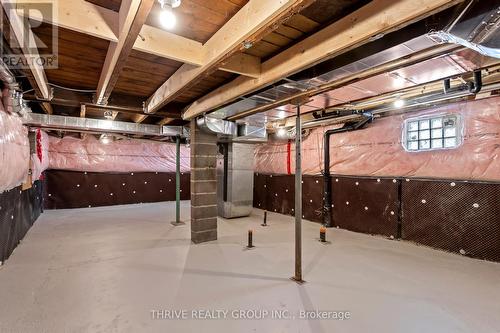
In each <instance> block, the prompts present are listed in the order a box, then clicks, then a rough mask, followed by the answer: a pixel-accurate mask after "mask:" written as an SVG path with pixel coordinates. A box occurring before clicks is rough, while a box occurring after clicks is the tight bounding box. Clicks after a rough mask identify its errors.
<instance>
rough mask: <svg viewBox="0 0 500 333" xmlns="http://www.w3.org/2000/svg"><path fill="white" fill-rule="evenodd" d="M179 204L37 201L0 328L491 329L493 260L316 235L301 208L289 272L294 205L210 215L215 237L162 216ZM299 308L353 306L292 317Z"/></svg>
mask: <svg viewBox="0 0 500 333" xmlns="http://www.w3.org/2000/svg"><path fill="white" fill-rule="evenodd" d="M174 210H175V205H174V203H156V204H142V205H131V206H115V207H104V208H90V209H73V210H59V211H46V212H45V213H44V214H43V215H42V216H41V217H40V218H39V220H38V221H37V222H36V223H35V225H34V227H33V228H32V229H31V230H30V231H29V232H28V234H27V236H26V238H25V239H24V241H23V242H22V244H20V245H19V247H18V248H17V249H16V250H15V251H14V253H13V255H12V256H11V258H10V259H9V260H8V262H6V263H5V264H4V266H2V267H1V268H0V331H1V332H150V331H151V332H166V331H167V330H168V331H169V332H197V331H199V332H202V331H203V332H314V333H318V332H492V333H498V332H500V317H499V316H498V314H499V313H500V264H497V263H491V262H485V261H480V260H474V259H469V258H465V257H461V256H459V255H455V254H449V253H445V252H441V251H436V250H433V249H430V248H426V247H422V246H417V245H415V244H411V243H408V242H401V241H393V240H389V239H385V238H382V237H375V236H369V235H363V234H357V233H353V232H349V231H345V230H341V229H331V230H328V240H330V241H331V244H327V245H324V244H322V243H320V242H318V240H317V238H318V236H319V225H318V224H316V223H311V222H307V221H304V224H303V240H304V244H303V246H304V249H303V253H304V254H303V271H304V279H305V280H306V281H307V282H306V283H305V284H303V285H298V284H296V283H294V282H293V281H291V280H290V279H289V278H290V277H291V276H292V275H293V269H294V261H293V259H294V257H293V256H294V242H293V240H294V236H293V235H294V227H293V218H292V217H289V216H284V215H278V214H273V213H270V214H269V215H268V223H269V225H270V226H268V227H261V226H260V224H261V223H262V215H263V212H262V211H260V210H257V209H255V210H254V212H253V215H252V216H251V217H249V218H244V219H235V220H224V219H219V226H218V227H219V239H218V240H217V241H214V242H210V243H205V244H201V245H192V244H191V242H190V230H189V224H186V225H185V226H178V227H174V226H172V225H171V224H170V223H169V222H170V221H171V220H172V218H173V216H175V214H174ZM182 216H183V218H184V219H185V220H189V202H183V203H182ZM248 229H253V230H254V242H255V245H256V247H255V248H254V249H252V250H246V249H245V245H246V238H247V230H248ZM173 310H177V311H181V310H185V312H184V313H181V312H176V313H174V312H173ZM193 310H195V311H196V312H195V314H197V316H198V317H200V316H206V315H207V314H206V313H204V312H202V310H212V311H217V310H219V312H212V313H210V314H209V315H213V316H218V318H219V319H201V318H199V319H196V318H193V312H192V311H193ZM239 310H242V311H239ZM252 310H261V311H252ZM262 310H265V311H268V312H267V313H266V312H265V311H262ZM286 310H287V311H286ZM301 310H319V311H348V312H350V319H347V320H334V319H326V320H317V319H301V318H300V311H301ZM162 311H163V312H162ZM169 311H172V312H169ZM224 311H228V312H226V314H224V313H225V312H224ZM236 311H238V312H236ZM273 311H275V312H273ZM323 314H324V313H323ZM272 315H274V318H273V317H272ZM279 315H282V316H284V317H286V318H285V319H278V318H275V317H276V316H279ZM311 315H314V313H313V314H311ZM327 315H329V316H335V314H333V315H332V312H328V313H327ZM338 315H341V314H337V316H338ZM168 316H185V317H187V318H188V319H167V318H165V317H168ZM224 316H226V317H227V318H226V319H223V318H224ZM242 316H248V317H252V316H257V317H259V316H262V317H264V318H263V319H244V318H240V317H242ZM292 316H296V318H295V319H293V318H291V317H292ZM162 317H163V318H162Z"/></svg>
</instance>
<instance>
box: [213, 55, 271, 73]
mask: <svg viewBox="0 0 500 333" xmlns="http://www.w3.org/2000/svg"><path fill="white" fill-rule="evenodd" d="M219 69H220V70H223V71H226V72H230V73H235V74H240V75H244V76H248V77H253V78H258V77H259V76H260V73H261V62H260V58H259V57H256V56H253V55H250V54H246V53H237V54H235V55H233V56H232V57H231V58H229V59H228V60H227V62H225V63H222V66H221V67H220V68H219Z"/></svg>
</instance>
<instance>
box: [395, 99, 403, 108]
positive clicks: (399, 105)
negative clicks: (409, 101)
mask: <svg viewBox="0 0 500 333" xmlns="http://www.w3.org/2000/svg"><path fill="white" fill-rule="evenodd" d="M404 105H405V101H404V100H402V99H397V100H395V101H394V107H396V108H401V107H403V106H404Z"/></svg>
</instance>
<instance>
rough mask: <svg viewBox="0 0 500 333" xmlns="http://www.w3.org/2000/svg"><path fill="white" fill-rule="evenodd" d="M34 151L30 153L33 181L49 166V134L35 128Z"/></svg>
mask: <svg viewBox="0 0 500 333" xmlns="http://www.w3.org/2000/svg"><path fill="white" fill-rule="evenodd" d="M35 133H36V153H34V154H31V170H32V175H33V176H32V179H33V182H34V181H36V180H38V179H40V177H41V176H42V172H44V171H45V170H47V169H48V167H49V136H48V134H47V133H45V132H44V131H42V130H40V129H37V130H36V131H35Z"/></svg>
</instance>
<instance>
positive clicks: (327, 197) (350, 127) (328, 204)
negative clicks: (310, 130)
mask: <svg viewBox="0 0 500 333" xmlns="http://www.w3.org/2000/svg"><path fill="white" fill-rule="evenodd" d="M372 119H373V118H372V116H371V115H365V116H364V119H362V120H360V121H358V122H356V123H352V124H345V125H344V126H343V127H341V128H335V129H331V130H328V131H326V132H325V134H324V136H323V151H324V153H323V161H324V165H323V184H324V190H323V225H324V226H325V227H327V228H331V227H333V224H332V183H331V181H332V180H331V179H330V137H331V136H332V135H333V134H336V133H342V132H348V131H355V130H358V129H360V128H362V127H363V126H365V125H366V124H367V123H368V122H370V121H371V120H372Z"/></svg>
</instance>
